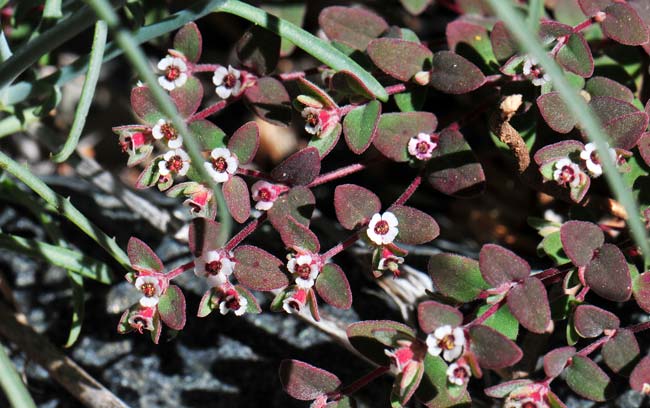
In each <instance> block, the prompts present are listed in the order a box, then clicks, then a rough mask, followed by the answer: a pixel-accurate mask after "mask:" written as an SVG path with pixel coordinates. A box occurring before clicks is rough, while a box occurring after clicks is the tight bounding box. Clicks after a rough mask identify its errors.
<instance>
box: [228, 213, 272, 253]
mask: <svg viewBox="0 0 650 408" xmlns="http://www.w3.org/2000/svg"><path fill="white" fill-rule="evenodd" d="M266 218H267V213H266V212H264V213H262V215H260V216H259V217H258V218H256V219H254V220H253V221H251V222H249V223H248V224H247V225H246V226H245V227H244V228H242V230H241V231H239V232H238V233H237V234H236V235H235V236H234V237H232V238H231V239H230V241H228V242H227V243H226V246H225V247H224V249H225V250H226V252H230V251H232V250H233V249H234V248H235V247H236V246H237V245H239V244H241V242H242V241H243V240H245V239H246V237H248V236H249V235H250V234H252V233H253V232H254V231H255V230H256V229H257V227H259V226H260V225H262V224H263V223H264V221H266Z"/></svg>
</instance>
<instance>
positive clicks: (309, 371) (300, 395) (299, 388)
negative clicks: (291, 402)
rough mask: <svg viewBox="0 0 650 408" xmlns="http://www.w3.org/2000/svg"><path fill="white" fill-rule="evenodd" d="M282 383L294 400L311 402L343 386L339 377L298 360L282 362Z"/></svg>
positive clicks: (280, 371)
mask: <svg viewBox="0 0 650 408" xmlns="http://www.w3.org/2000/svg"><path fill="white" fill-rule="evenodd" d="M279 373H280V382H281V383H282V387H283V388H284V390H285V391H286V392H287V394H289V395H291V396H292V397H293V398H295V399H298V400H301V401H309V400H313V399H316V398H318V397H319V396H321V395H324V394H327V393H331V392H334V391H336V389H337V388H338V387H339V386H340V385H341V380H339V379H338V377H337V376H335V375H334V374H332V373H330V372H329V371H325V370H323V369H320V368H318V367H314V366H313V365H310V364H307V363H303V362H302V361H298V360H282V362H281V363H280V370H279Z"/></svg>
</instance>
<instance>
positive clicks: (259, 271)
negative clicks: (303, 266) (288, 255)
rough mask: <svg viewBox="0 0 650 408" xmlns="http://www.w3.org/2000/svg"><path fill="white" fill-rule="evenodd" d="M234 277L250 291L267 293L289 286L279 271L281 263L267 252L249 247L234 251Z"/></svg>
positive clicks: (240, 247) (243, 246)
mask: <svg viewBox="0 0 650 408" xmlns="http://www.w3.org/2000/svg"><path fill="white" fill-rule="evenodd" d="M234 255H235V260H236V263H235V271H234V273H235V277H236V278H237V280H238V281H239V283H241V284H242V285H244V286H246V287H247V288H249V289H251V290H259V291H269V290H273V289H278V288H281V287H283V286H287V285H288V284H289V280H288V279H287V276H286V275H285V274H284V273H283V272H282V270H281V269H280V268H281V266H282V265H283V263H282V261H280V260H279V259H278V258H276V257H274V256H273V255H271V254H269V253H268V252H266V251H264V250H262V249H260V248H257V247H254V246H250V245H242V246H239V247H237V248H236V249H235V251H234Z"/></svg>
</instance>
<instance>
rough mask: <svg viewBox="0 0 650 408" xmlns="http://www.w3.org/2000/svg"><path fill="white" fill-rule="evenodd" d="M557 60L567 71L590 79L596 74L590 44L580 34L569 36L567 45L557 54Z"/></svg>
mask: <svg viewBox="0 0 650 408" xmlns="http://www.w3.org/2000/svg"><path fill="white" fill-rule="evenodd" d="M556 60H557V62H558V64H560V65H562V67H564V69H566V70H567V71H571V72H573V73H574V74H577V75H580V76H581V77H583V78H589V77H590V76H591V75H592V74H593V73H594V59H593V57H592V56H591V49H590V48H589V44H587V41H586V40H585V38H584V37H583V36H582V34H580V33H573V34H571V35H570V36H569V39H568V40H567V42H566V44H564V46H563V47H562V48H560V51H559V52H558V53H557V57H556Z"/></svg>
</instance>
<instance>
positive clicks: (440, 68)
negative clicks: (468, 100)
mask: <svg viewBox="0 0 650 408" xmlns="http://www.w3.org/2000/svg"><path fill="white" fill-rule="evenodd" d="M484 83H485V75H483V73H482V72H481V70H480V69H479V68H478V67H477V66H476V65H474V64H472V63H471V62H469V61H468V60H466V59H465V58H463V57H461V56H460V55H458V54H455V53H453V52H451V51H439V52H437V53H435V54H434V55H433V61H432V68H431V85H432V86H433V87H434V88H436V89H437V90H439V91H442V92H445V93H450V94H464V93H468V92H471V91H473V90H475V89H477V88H480V87H481V86H482V85H483V84H484Z"/></svg>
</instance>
